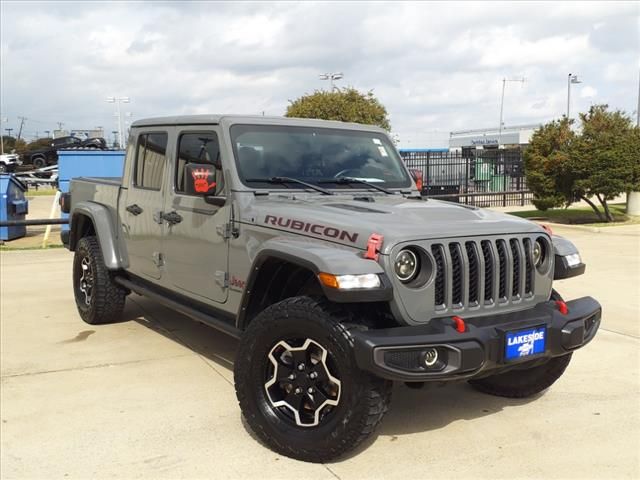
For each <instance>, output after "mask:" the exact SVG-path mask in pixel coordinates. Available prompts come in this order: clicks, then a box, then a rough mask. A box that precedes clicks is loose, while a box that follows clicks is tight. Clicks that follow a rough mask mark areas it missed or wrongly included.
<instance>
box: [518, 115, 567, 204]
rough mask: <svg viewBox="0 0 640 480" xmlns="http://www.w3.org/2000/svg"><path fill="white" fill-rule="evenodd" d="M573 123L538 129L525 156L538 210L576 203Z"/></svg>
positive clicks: (529, 180) (559, 123)
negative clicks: (572, 169)
mask: <svg viewBox="0 0 640 480" xmlns="http://www.w3.org/2000/svg"><path fill="white" fill-rule="evenodd" d="M571 124H572V121H571V120H567V118H562V119H561V120H554V121H552V122H549V123H547V124H546V125H543V126H541V127H540V128H539V129H537V130H536V131H535V132H534V134H533V136H532V137H531V141H530V142H529V145H528V146H527V149H526V150H525V152H524V165H525V174H526V177H527V186H528V187H529V188H530V189H531V191H532V192H533V194H534V199H533V204H534V205H535V206H536V208H538V209H539V210H547V209H549V208H554V207H562V206H568V205H570V204H571V203H572V202H573V201H575V196H574V192H573V175H572V173H571V158H570V148H571V144H572V143H573V141H574V140H575V134H574V132H573V130H571Z"/></svg>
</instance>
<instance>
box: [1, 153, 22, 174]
mask: <svg viewBox="0 0 640 480" xmlns="http://www.w3.org/2000/svg"><path fill="white" fill-rule="evenodd" d="M19 165H22V160H20V155H18V154H17V153H5V154H2V155H0V173H11V172H15V171H16V168H17V167H18V166H19Z"/></svg>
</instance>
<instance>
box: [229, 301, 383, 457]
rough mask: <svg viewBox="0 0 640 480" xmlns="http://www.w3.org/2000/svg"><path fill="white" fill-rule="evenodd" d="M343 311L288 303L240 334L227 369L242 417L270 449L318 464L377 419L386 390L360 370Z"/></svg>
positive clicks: (309, 303)
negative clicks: (233, 359)
mask: <svg viewBox="0 0 640 480" xmlns="http://www.w3.org/2000/svg"><path fill="white" fill-rule="evenodd" d="M342 308H343V307H340V306H336V305H334V304H331V303H330V302H328V301H326V300H324V299H315V298H311V297H294V298H289V299H286V300H283V301H281V302H279V303H277V304H275V305H272V306H270V307H268V308H267V309H265V310H264V311H263V312H262V313H260V315H258V316H257V317H256V318H255V319H254V320H253V321H252V322H251V324H250V325H249V327H248V328H247V330H246V331H245V332H244V334H243V337H242V340H241V341H240V345H239V348H238V353H237V356H236V362H235V371H234V377H235V387H236V394H237V396H238V401H239V403H240V408H241V410H242V413H243V415H244V417H245V419H246V421H247V423H248V425H249V426H250V427H251V429H252V430H253V431H254V432H255V433H256V435H257V436H258V437H259V438H260V439H261V440H262V441H263V442H264V443H265V444H267V445H268V446H269V447H270V448H271V449H273V450H275V451H276V452H278V453H281V454H283V455H286V456H289V457H292V458H296V459H298V460H304V461H308V462H324V461H328V460H331V459H333V458H335V457H338V456H340V455H342V454H344V453H345V452H347V451H349V450H351V449H353V448H355V447H356V446H357V445H358V444H359V443H360V442H362V441H363V440H364V439H365V438H367V437H368V436H369V435H370V434H371V433H372V432H373V431H374V429H375V428H376V426H377V425H378V424H379V423H380V421H381V420H382V418H383V416H384V414H385V413H386V411H387V406H388V403H389V400H390V396H391V383H390V382H387V381H385V380H382V379H380V378H377V377H374V376H372V375H370V374H368V373H366V372H364V371H362V370H360V369H359V368H358V367H357V366H356V363H355V358H354V353H353V341H352V337H351V335H350V333H349V327H348V326H347V325H346V324H345V320H346V315H344V313H343V311H342Z"/></svg>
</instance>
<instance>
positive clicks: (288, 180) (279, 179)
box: [244, 177, 333, 195]
mask: <svg viewBox="0 0 640 480" xmlns="http://www.w3.org/2000/svg"><path fill="white" fill-rule="evenodd" d="M244 181H245V182H265V183H297V184H299V185H304V186H305V187H308V188H311V189H313V190H315V191H316V192H320V193H323V194H325V195H333V193H332V192H330V191H329V190H327V189H326V188H322V187H319V186H317V185H314V184H313V183H307V182H303V181H302V180H298V179H297V178H293V177H268V178H267V177H265V178H245V180H244Z"/></svg>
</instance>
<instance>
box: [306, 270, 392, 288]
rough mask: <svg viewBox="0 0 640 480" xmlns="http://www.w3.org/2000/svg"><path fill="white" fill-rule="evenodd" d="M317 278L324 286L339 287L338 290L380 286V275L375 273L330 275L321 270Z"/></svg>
mask: <svg viewBox="0 0 640 480" xmlns="http://www.w3.org/2000/svg"><path fill="white" fill-rule="evenodd" d="M318 278H319V279H320V281H321V282H322V284H323V285H324V286H325V287H329V288H339V289H340V290H366V289H369V288H380V286H381V283H380V277H379V276H378V275H377V274H375V273H364V274H362V275H332V274H330V273H324V272H322V273H319V274H318Z"/></svg>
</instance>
